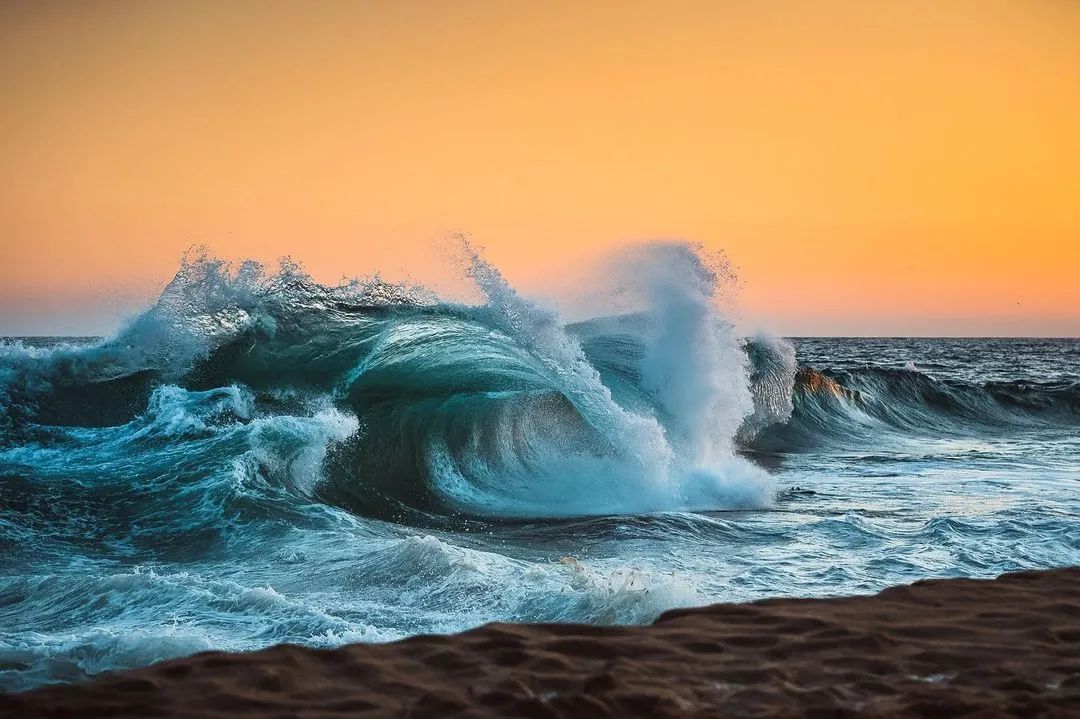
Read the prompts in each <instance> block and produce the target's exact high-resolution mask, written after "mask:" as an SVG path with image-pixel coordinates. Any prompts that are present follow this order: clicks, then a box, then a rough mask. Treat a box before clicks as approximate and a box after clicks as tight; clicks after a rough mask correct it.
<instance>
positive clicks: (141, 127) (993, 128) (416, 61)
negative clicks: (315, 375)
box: [0, 0, 1080, 336]
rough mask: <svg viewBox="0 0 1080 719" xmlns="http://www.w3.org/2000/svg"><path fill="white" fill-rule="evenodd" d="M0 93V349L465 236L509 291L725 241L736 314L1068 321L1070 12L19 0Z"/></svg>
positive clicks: (762, 321)
mask: <svg viewBox="0 0 1080 719" xmlns="http://www.w3.org/2000/svg"><path fill="white" fill-rule="evenodd" d="M0 90H2V92H3V98H4V99H3V104H2V106H0V182H2V192H0V334H12V333H16V334H21V333H29V334H39V333H54V332H66V333H70V332H100V331H102V330H103V329H108V328H109V327H110V326H112V325H113V324H115V322H116V321H117V319H118V314H120V313H122V312H123V311H124V310H125V308H127V307H128V306H129V305H130V304H131V303H132V302H133V301H134V300H133V298H140V297H145V296H146V295H147V294H148V293H150V292H151V291H152V289H153V288H154V287H158V286H160V284H161V283H162V282H164V281H165V280H167V279H168V278H169V277H171V275H172V273H173V271H174V270H175V268H176V265H177V261H178V258H179V257H180V255H181V253H182V252H183V250H184V249H185V248H186V247H188V246H190V245H192V244H195V243H203V244H206V245H209V246H210V247H212V248H213V249H214V250H215V251H216V252H217V253H218V254H220V255H222V256H226V257H232V258H240V257H256V258H260V259H273V258H274V257H276V256H278V255H281V254H286V253H288V254H291V255H293V256H294V257H296V258H297V259H299V260H301V261H302V262H303V263H304V264H305V266H306V267H307V268H308V269H309V271H311V272H312V273H313V274H314V275H315V276H316V277H318V278H320V279H324V280H334V279H337V278H338V277H340V276H341V275H342V274H350V275H351V274H364V273H368V272H371V271H373V270H376V269H381V270H383V271H384V272H385V273H386V274H389V275H391V276H399V275H401V273H402V272H403V271H408V272H409V273H411V274H412V275H413V276H414V277H416V278H418V279H424V278H425V277H431V276H435V275H437V274H438V273H439V272H440V263H441V259H440V256H439V255H438V254H437V253H433V252H432V250H431V244H432V240H433V239H436V238H439V237H442V236H444V235H446V234H447V233H448V232H450V231H453V230H463V231H466V232H468V233H469V234H470V235H471V236H472V237H473V238H474V240H475V241H476V242H477V243H479V244H481V245H485V246H486V247H487V249H488V256H489V257H490V259H492V260H493V261H494V262H495V263H496V264H497V265H499V266H500V267H501V268H502V269H503V270H504V272H505V273H506V274H507V276H508V277H509V278H510V279H511V280H512V281H513V282H514V283H515V284H517V285H519V286H523V287H525V288H531V289H540V288H543V287H544V286H545V285H546V284H547V283H548V282H549V280H550V278H552V277H560V278H561V277H564V276H566V273H567V272H568V271H569V268H572V267H574V266H575V265H578V264H580V263H582V262H583V261H585V260H587V259H589V258H591V257H595V256H596V255H597V254H598V253H600V252H602V251H604V250H606V249H609V248H612V247H614V246H617V245H619V244H621V243H626V242H632V241H634V240H639V239H647V238H658V237H660V238H674V237H679V238H688V239H692V240H696V241H700V242H703V243H704V244H706V245H707V246H709V247H717V248H725V249H726V250H727V251H728V253H729V255H730V256H731V258H732V260H733V261H734V262H735V263H736V264H737V265H738V266H739V268H740V277H741V279H742V282H743V284H744V291H743V295H742V305H743V311H744V321H745V324H747V325H748V328H756V327H759V326H760V327H762V328H765V329H770V330H772V331H775V332H780V333H789V334H884V335H888V334H958V335H963V334H976V335H983V334H1021V335H1024V334H1027V335H1039V334H1059V335H1060V334H1063V335H1072V336H1076V335H1080V281H1078V280H1077V275H1078V274H1080V4H1078V3H1076V2H1073V1H1072V0H1015V1H1012V2H998V1H996V0H977V1H976V0H972V1H971V2H965V1H964V0H951V1H949V2H941V1H940V0H934V1H924V0H906V1H905V2H887V1H885V0H881V1H880V2H873V1H872V0H852V1H851V2H843V1H832V0H815V1H813V2H809V1H806V2H803V1H796V0H790V1H785V0H711V1H709V2H680V1H678V0H673V1H665V2H633V1H622V2H602V1H599V0H593V1H591V2H561V1H551V0H548V1H547V2H512V1H507V2H501V1H496V0H487V1H486V2H472V1H461V2H450V1H444V2H439V1H437V0H428V1H427V2H411V1H408V0H395V1H393V2H390V1H386V2H384V1H375V0H372V1H369V2H341V3H337V2H272V1H267V0H263V1H260V2H240V1H233V2H229V1H227V0H219V1H217V2H206V3H200V2H190V1H188V2H106V1H101V2H83V3H70V2H51V1H49V0H26V1H25V2H16V1H11V2H6V3H3V4H2V5H0Z"/></svg>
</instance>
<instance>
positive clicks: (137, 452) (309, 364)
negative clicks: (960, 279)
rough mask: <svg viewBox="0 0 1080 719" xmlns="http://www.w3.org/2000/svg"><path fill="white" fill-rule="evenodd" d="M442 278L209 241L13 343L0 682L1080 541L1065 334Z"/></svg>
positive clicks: (920, 565)
mask: <svg viewBox="0 0 1080 719" xmlns="http://www.w3.org/2000/svg"><path fill="white" fill-rule="evenodd" d="M462 271H463V272H464V273H465V274H466V275H468V277H469V278H471V280H472V281H473V282H474V283H475V285H476V288H477V290H478V293H479V296H481V297H482V299H480V300H479V301H474V302H468V303H466V302H451V301H447V300H441V299H440V298H439V297H437V296H435V295H434V294H433V293H432V292H430V291H428V290H425V289H424V288H422V287H415V286H409V285H400V284H393V283H386V282H382V281H380V280H378V279H368V280H358V281H353V282H350V283H345V284H342V285H340V286H336V287H324V286H321V285H318V284H316V283H315V282H314V281H312V280H311V279H310V278H308V277H307V276H306V275H305V274H304V273H303V272H302V271H301V270H300V269H299V268H298V267H296V266H293V265H290V264H288V263H286V264H283V266H282V268H281V269H280V270H278V271H276V272H268V271H266V270H265V269H263V268H261V267H260V266H258V265H256V264H254V263H245V264H243V265H241V266H239V267H229V266H227V265H225V264H224V263H221V262H219V261H217V260H214V259H213V258H207V257H195V258H189V259H187V260H186V261H185V262H184V264H183V266H182V267H181V268H180V271H179V272H178V273H177V275H176V278H175V279H174V280H173V281H172V283H171V284H170V285H169V286H168V287H167V288H166V289H165V291H164V293H163V294H162V296H161V298H160V299H159V300H158V301H157V302H156V304H154V305H153V306H152V307H150V308H149V309H148V310H147V311H146V312H145V313H143V314H142V315H140V316H139V317H137V318H135V319H134V320H133V321H131V322H130V323H128V324H127V325H126V326H125V327H124V328H123V329H121V330H120V331H119V332H117V333H116V334H115V335H114V336H112V337H108V338H104V339H93V338H83V339H76V338H33V339H30V338H25V339H17V338H10V339H6V340H3V342H2V343H0V690H6V691H15V690H20V689H25V688H28V687H33V686H36V685H40V684H44V683H49V682H66V681H75V680H79V679H83V678H85V677H87V676H90V675H93V674H95V673H97V672H101V671H104V670H109V669H117V668H125V667H135V666H141V665H145V664H148V663H151V662H154V661H157V660H160V659H163V658H167V657H173V656H179V655H184V654H189V653H193V652H197V651H202V650H207V649H227V650H245V649H254V648H258V647H263V646H267V645H270V644H275V643H279V642H297V643H301V644H307V645H313V646H334V645H339V644H343V643H346V642H356V641H370V642H381V641H389V640H394V639H398V638H401V637H406V636H409V635H414V634H419V633H432V632H454V631H459V630H463V629H467V628H470V627H474V626H477V625H479V624H482V623H485V622H490V621H520V622H535V621H574V622H593V623H643V622H648V621H650V620H652V619H653V618H655V617H656V616H657V615H658V614H659V613H660V612H662V611H664V610H666V609H669V608H672V607H680V606H689V605H697V604H706V603H711V602H718V601H742V600H748V599H755V598H761V597H770V596H822V595H844V594H853V593H864V592H872V591H875V590H878V589H881V588H883V587H885V586H888V585H892V584H897V583H902V582H908V581H912V580H915V579H919V578H924V577H948V576H974V577H989V576H994V575H997V574H999V573H1001V572H1004V571H1009V570H1015V569H1021V568H1047V567H1055V566H1062V565H1071V564H1080V341H1078V340H1040V339H1030V340H1025V339H851V338H818V339H791V340H786V339H781V338H773V337H766V336H752V337H745V336H741V335H740V334H739V333H738V332H737V331H736V330H735V329H734V327H733V325H732V323H731V322H730V321H729V320H728V319H727V314H726V312H725V310H724V309H723V307H724V306H725V301H724V298H725V297H726V293H727V289H728V288H729V286H730V284H731V282H732V280H731V277H730V273H729V271H728V270H727V269H726V267H725V266H723V265H722V264H720V265H717V264H716V263H715V262H714V261H713V260H710V259H709V258H707V257H703V256H701V255H700V254H698V252H697V251H696V250H695V248H694V247H692V246H688V245H682V244H678V243H668V244H656V245H649V246H645V247H641V248H637V249H635V250H634V251H632V252H628V253H627V254H626V256H625V257H623V258H621V259H620V260H619V261H618V262H615V263H614V264H613V265H612V266H611V267H609V268H607V270H606V271H605V272H604V273H603V276H602V280H603V281H602V282H599V281H598V284H602V285H604V287H605V288H606V289H605V292H606V294H607V295H608V296H609V297H610V298H611V302H610V303H609V306H608V307H607V309H605V310H604V311H596V312H593V313H592V314H591V315H588V316H584V317H581V316H576V317H575V320H574V321H569V320H566V319H563V317H562V316H560V314H559V313H558V312H556V311H555V310H554V309H552V308H551V306H548V305H546V304H541V303H538V302H536V301H533V300H530V299H528V298H526V297H524V296H522V295H521V294H519V293H518V292H516V291H515V290H514V288H513V287H512V286H510V285H509V284H508V283H507V282H506V281H505V280H504V279H503V277H502V276H501V275H500V274H499V272H498V271H497V269H495V268H494V267H492V266H490V265H489V264H487V263H486V262H485V261H484V260H483V258H482V257H481V256H479V255H478V254H476V253H472V252H466V256H465V257H464V260H463V261H462ZM592 304H593V305H595V304H596V303H592ZM577 314H578V315H581V313H580V312H578V313H577Z"/></svg>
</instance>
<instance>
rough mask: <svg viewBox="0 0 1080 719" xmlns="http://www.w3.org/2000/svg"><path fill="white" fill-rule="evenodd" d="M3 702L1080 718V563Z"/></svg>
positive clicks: (235, 667) (222, 660)
mask: <svg viewBox="0 0 1080 719" xmlns="http://www.w3.org/2000/svg"><path fill="white" fill-rule="evenodd" d="M0 714H3V715H5V716H24V717H46V716H48V717H119V716H159V717H207V716H221V717H224V716H281V717H285V716H290V717H315V716H322V717H333V716H379V717H381V716H386V717H391V716H409V717H449V716H469V717H479V716H521V717H587V716H641V717H667V716H672V717H676V716H678V717H682V716H754V717H774V716H777V717H779V716H806V717H841V716H870V717H895V716H925V717H953V716H979V717H989V716H1018V717H1059V716H1080V568H1072V569H1060V570H1051V571H1042V572H1020V573H1013V574H1007V575H1004V576H1002V577H1000V578H998V579H995V580H970V579H947V580H930V581H923V582H917V583H915V584H912V585H909V586H902V587H895V588H891V589H888V590H885V591H884V592H881V593H880V594H878V595H876V596H867V597H852V598H840V599H775V600H765V601H759V602H754V603H750V604H718V605H713V606H710V607H703V608H698V609H686V610H677V611H672V612H668V613H666V614H664V615H663V616H661V617H660V618H659V619H658V620H657V621H656V622H655V623H654V624H653V625H651V626H644V627H594V626H583V625H515V624H492V625H488V626H484V627H481V628H479V629H476V630H473V631H469V632H465V633H462V634H458V635H453V636H428V637H415V638H412V639H407V640H404V641H400V642H395V643H392V644H381V645H365V644H357V645H351V646H347V647H344V648H341V649H337V650H315V649H307V648H302V647H298V646H289V645H282V646H277V647H273V648H270V649H267V650H264V651H259V652H253V653H247V654H227V653H220V652H210V653H203V654H198V655H195V656H192V657H188V658H184V659H179V660H174V661H168V662H164V663H161V664H157V665H154V666H151V667H148V668H144V669H140V670H136V671H128V672H118V673H112V674H106V675H102V676H100V677H98V678H96V679H94V680H93V681H90V682H87V683H83V684H77V685H65V686H53V687H45V688H42V689H38V690H35V691H31V692H27V693H23V694H15V695H10V696H5V697H0Z"/></svg>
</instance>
